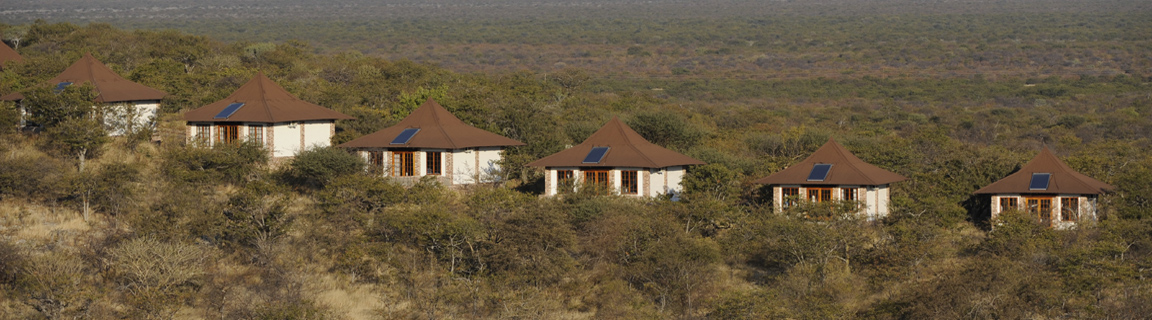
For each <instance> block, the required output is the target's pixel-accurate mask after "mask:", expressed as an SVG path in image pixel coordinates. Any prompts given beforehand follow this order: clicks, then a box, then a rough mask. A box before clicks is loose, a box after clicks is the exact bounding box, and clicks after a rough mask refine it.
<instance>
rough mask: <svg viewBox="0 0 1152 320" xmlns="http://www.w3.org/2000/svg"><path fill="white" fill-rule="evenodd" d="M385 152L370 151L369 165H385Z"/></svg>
mask: <svg viewBox="0 0 1152 320" xmlns="http://www.w3.org/2000/svg"><path fill="white" fill-rule="evenodd" d="M384 153H385V152H384V151H368V165H370V166H373V167H383V166H384Z"/></svg>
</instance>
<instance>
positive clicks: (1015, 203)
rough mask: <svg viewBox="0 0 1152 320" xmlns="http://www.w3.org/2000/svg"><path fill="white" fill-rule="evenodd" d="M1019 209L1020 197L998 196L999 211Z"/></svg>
mask: <svg viewBox="0 0 1152 320" xmlns="http://www.w3.org/2000/svg"><path fill="white" fill-rule="evenodd" d="M1008 210H1020V199H1019V198H1017V197H1000V212H1004V211H1008Z"/></svg>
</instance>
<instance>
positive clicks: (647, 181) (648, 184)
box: [639, 169, 655, 196]
mask: <svg viewBox="0 0 1152 320" xmlns="http://www.w3.org/2000/svg"><path fill="white" fill-rule="evenodd" d="M641 175H643V176H644V177H643V178H641V179H644V180H643V181H644V190H641V191H643V193H640V194H639V195H640V196H645V195H647V196H654V195H655V194H653V193H652V170H651V169H645V170H644V172H643V173H641Z"/></svg>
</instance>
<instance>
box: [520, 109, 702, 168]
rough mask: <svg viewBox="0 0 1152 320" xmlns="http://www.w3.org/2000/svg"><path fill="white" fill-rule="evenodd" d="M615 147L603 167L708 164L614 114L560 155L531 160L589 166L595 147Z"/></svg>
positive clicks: (542, 163)
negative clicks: (660, 142)
mask: <svg viewBox="0 0 1152 320" xmlns="http://www.w3.org/2000/svg"><path fill="white" fill-rule="evenodd" d="M605 146H607V147H612V151H608V154H606V155H605V156H604V159H603V160H601V161H600V162H599V163H597V165H596V166H599V167H638V168H664V167H671V166H680V165H690V164H704V162H703V161H700V160H696V159H693V158H691V157H689V156H686V155H683V154H680V153H678V152H676V151H672V150H668V149H665V148H664V147H661V146H658V145H656V144H653V143H651V142H649V141H648V139H645V138H644V137H643V136H641V135H640V134H639V133H636V131H635V130H632V128H631V127H629V126H628V125H627V124H625V123H624V122H623V121H620V118H619V117H616V116H613V117H612V119H610V120H608V122H607V123H605V124H604V126H602V127H600V129H599V130H596V132H595V133H592V135H591V136H588V138H587V139H584V142H581V143H580V144H579V145H576V146H573V147H572V148H568V149H566V150H563V151H560V152H558V153H556V154H553V155H550V156H547V157H544V158H542V159H540V160H536V161H534V162H532V163H529V164H528V165H529V166H535V167H569V166H570V167H586V166H589V165H588V164H585V163H583V159H584V157H585V156H586V155H587V153H588V152H590V151H591V150H592V148H593V147H605Z"/></svg>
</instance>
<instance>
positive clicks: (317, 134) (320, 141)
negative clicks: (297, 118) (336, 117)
mask: <svg viewBox="0 0 1152 320" xmlns="http://www.w3.org/2000/svg"><path fill="white" fill-rule="evenodd" d="M334 125H335V123H333V122H322V121H308V122H304V125H303V127H304V147H305V148H323V147H327V146H330V145H332V126H334Z"/></svg>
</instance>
